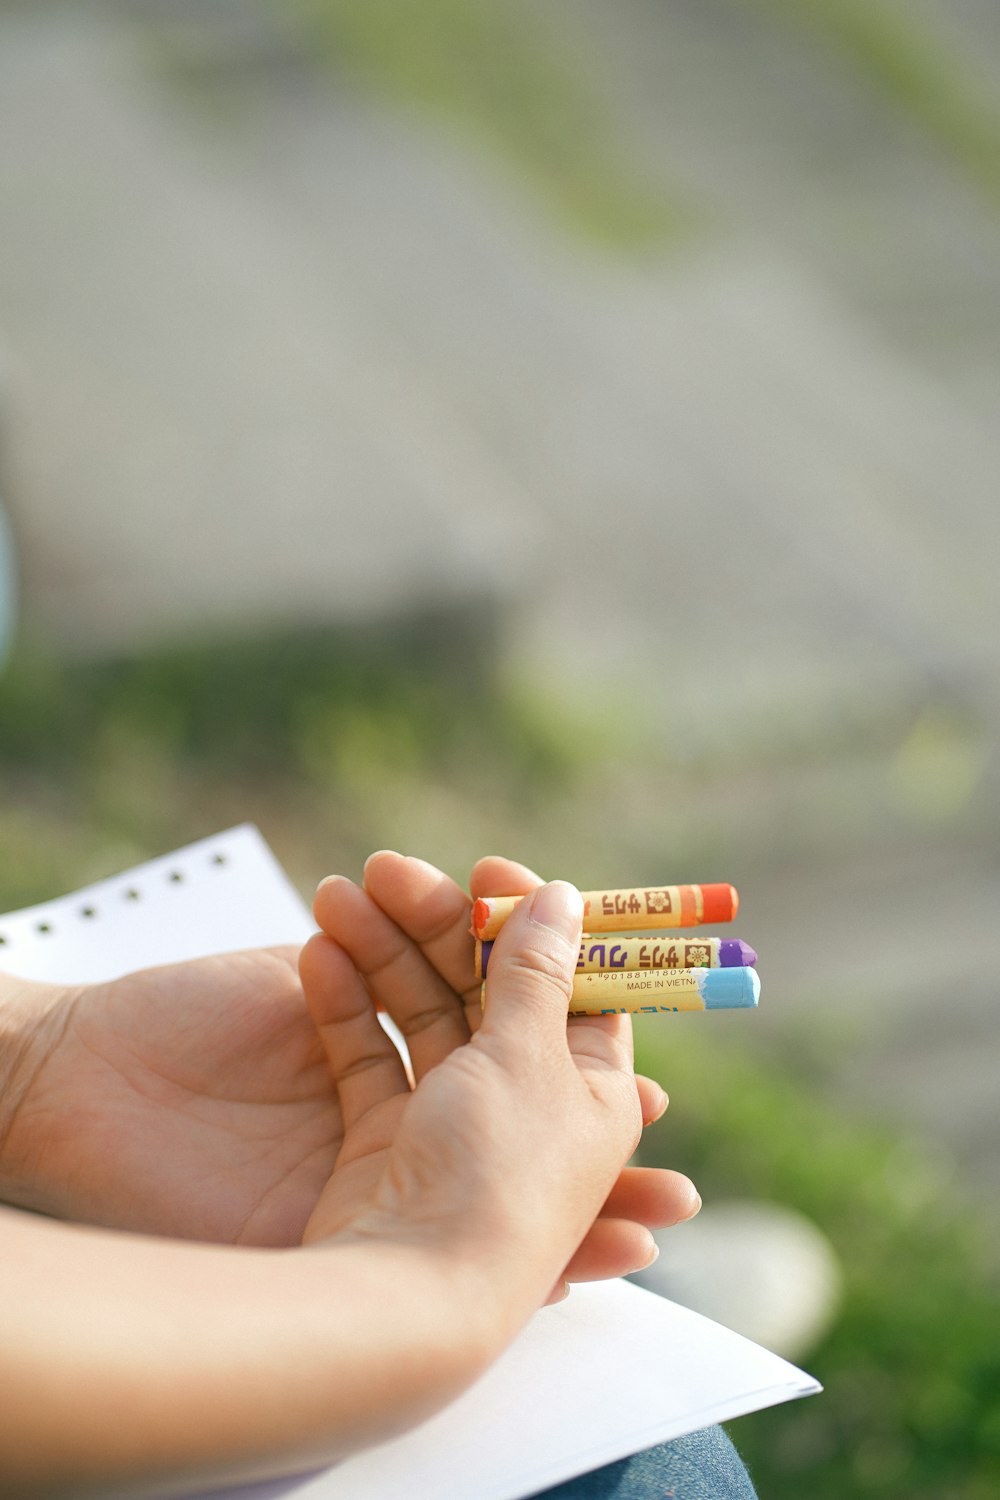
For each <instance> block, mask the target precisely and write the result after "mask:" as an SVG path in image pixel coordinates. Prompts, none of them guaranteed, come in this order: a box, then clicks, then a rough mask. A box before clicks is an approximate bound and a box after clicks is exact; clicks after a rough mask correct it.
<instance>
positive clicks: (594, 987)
mask: <svg viewBox="0 0 1000 1500" xmlns="http://www.w3.org/2000/svg"><path fill="white" fill-rule="evenodd" d="M759 999H760V979H759V977H758V974H757V970H756V969H752V968H750V967H749V966H745V965H744V966H741V967H738V968H733V969H642V970H638V971H636V970H627V969H626V970H621V969H618V970H615V972H614V973H607V972H605V973H599V974H580V973H577V974H576V975H574V978H573V998H572V999H571V1001H570V1006H569V1013H570V1015H572V1016H579V1015H602V1014H611V1015H614V1014H616V1013H621V1012H624V1013H628V1014H641V1013H642V1012H643V1011H650V1012H652V1013H657V1012H659V1011H662V1010H748V1009H752V1008H753V1007H755V1006H756V1005H757V1003H758V1001H759Z"/></svg>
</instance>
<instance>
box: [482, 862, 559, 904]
mask: <svg viewBox="0 0 1000 1500" xmlns="http://www.w3.org/2000/svg"><path fill="white" fill-rule="evenodd" d="M543 883H544V882H543V881H542V877H541V876H540V875H536V874H535V872H534V870H529V869H528V867H527V865H519V864H518V863H517V861H516V860H514V859H502V858H501V856H500V855H499V854H487V855H486V856H485V857H484V858H483V859H481V860H478V861H477V863H476V864H475V865H474V867H473V870H472V874H471V875H470V876H469V890H470V891H471V893H472V899H473V900H474V901H475V900H477V899H478V897H480V896H523V895H525V894H526V893H527V892H528V891H533V890H536V889H537V887H538V886H540V885H542V884H543Z"/></svg>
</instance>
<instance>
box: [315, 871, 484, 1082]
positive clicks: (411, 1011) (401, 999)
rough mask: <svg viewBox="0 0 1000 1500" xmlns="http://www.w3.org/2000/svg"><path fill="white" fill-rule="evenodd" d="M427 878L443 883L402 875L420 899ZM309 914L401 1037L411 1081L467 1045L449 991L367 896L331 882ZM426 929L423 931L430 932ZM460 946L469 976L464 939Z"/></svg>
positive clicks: (457, 1003) (423, 875) (458, 1006)
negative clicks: (346, 957)
mask: <svg viewBox="0 0 1000 1500" xmlns="http://www.w3.org/2000/svg"><path fill="white" fill-rule="evenodd" d="M396 858H397V859H398V858H399V857H398V856H397V857H396ZM399 863H400V864H409V863H411V862H410V861H405V860H399ZM412 863H416V864H422V861H414V862H412ZM432 877H437V878H438V879H441V880H443V879H444V877H440V876H439V872H438V871H432V870H431V867H430V866H429V865H426V866H423V870H422V871H420V872H412V871H410V872H407V879H408V880H410V883H411V884H416V885H417V886H420V885H423V886H425V887H427V888H428V891H427V892H426V893H425V894H428V895H430V896H431V897H433V895H434V880H432ZM456 889H457V887H456ZM428 904H429V905H433V901H431V902H429V903H427V902H425V907H426V906H427V905H428ZM417 908H418V910H419V909H420V902H419V901H418V903H417ZM313 911H314V913H315V917H316V921H317V922H318V923H319V925H320V927H321V928H322V929H323V931H324V932H325V933H327V935H328V936H329V937H331V938H333V939H334V941H335V942H336V943H337V944H338V945H339V946H340V947H341V948H342V949H343V950H344V952H345V953H347V954H348V955H349V956H350V958H351V960H352V961H353V963H354V965H355V966H356V968H357V970H358V972H359V973H360V974H361V975H362V977H363V978H364V981H365V985H366V986H367V989H368V992H369V993H370V995H371V996H372V997H373V998H374V999H375V1000H376V1001H377V1002H378V1003H380V1004H382V1005H384V1006H385V1009H386V1010H387V1011H388V1012H389V1014H390V1016H391V1017H392V1019H393V1020H394V1021H395V1022H396V1025H397V1026H398V1027H399V1029H400V1031H401V1032H402V1033H403V1036H404V1037H405V1038H406V1044H407V1047H408V1048H409V1052H410V1058H411V1060H412V1063H413V1072H414V1076H415V1077H416V1078H418V1079H419V1078H422V1077H423V1076H424V1074H425V1073H427V1072H428V1071H429V1070H430V1069H431V1068H433V1067H434V1066H436V1064H437V1063H439V1062H441V1060H442V1059H443V1058H445V1057H447V1056H448V1054H449V1052H451V1051H453V1050H454V1048H455V1047H458V1046H461V1045H462V1043H463V1042H467V1041H468V1040H469V1028H468V1025H467V1024H466V1020H465V1014H464V1011H463V1008H462V1003H461V1000H460V999H459V997H458V995H456V993H455V990H454V989H453V988H452V986H451V985H450V984H449V983H448V982H447V980H445V979H444V978H443V977H442V976H441V974H439V973H438V971H437V969H436V968H435V967H434V965H433V964H432V963H430V962H429V961H428V959H427V958H425V956H424V954H423V953H422V952H421V950H420V948H419V947H418V946H417V944H416V943H415V942H413V941H412V940H411V939H410V938H409V937H408V936H407V934H406V933H405V932H403V931H402V930H401V929H400V928H399V927H398V926H397V924H396V923H395V922H393V921H392V919H391V918H390V917H389V916H388V915H387V914H386V913H385V912H384V911H383V910H382V908H381V906H379V905H378V904H377V903H376V902H375V901H374V900H372V898H371V897H370V896H369V895H368V894H367V892H365V891H363V890H361V888H360V887H359V886H356V885H355V884H354V883H353V882H352V881H350V880H345V879H344V878H342V877H341V876H338V875H335V876H331V877H330V878H329V879H328V880H324V881H323V883H322V885H321V886H320V888H319V890H318V891H317V893H316V900H315V903H314V906H313ZM427 920H428V921H429V920H430V918H429V917H428V918H427ZM432 926H433V924H431V928H428V929H426V930H432ZM466 941H467V942H468V944H469V948H470V970H471V939H469V938H468V934H466Z"/></svg>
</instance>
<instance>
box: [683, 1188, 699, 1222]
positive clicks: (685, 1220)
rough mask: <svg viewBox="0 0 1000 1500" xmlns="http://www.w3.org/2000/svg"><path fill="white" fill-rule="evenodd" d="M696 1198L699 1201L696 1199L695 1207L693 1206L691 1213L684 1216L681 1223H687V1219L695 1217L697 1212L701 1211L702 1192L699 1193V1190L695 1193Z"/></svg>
mask: <svg viewBox="0 0 1000 1500" xmlns="http://www.w3.org/2000/svg"><path fill="white" fill-rule="evenodd" d="M695 1198H696V1200H697V1201H696V1203H695V1205H694V1208H692V1210H691V1212H690V1213H687V1214H685V1215H684V1217H683V1219H681V1220H680V1221H679V1222H680V1223H681V1224H686V1223H687V1221H688V1219H693V1218H694V1216H695V1214H697V1213H700V1212H701V1194H700V1193H698V1192H696V1193H695Z"/></svg>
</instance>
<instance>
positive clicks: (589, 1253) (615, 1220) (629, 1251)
mask: <svg viewBox="0 0 1000 1500" xmlns="http://www.w3.org/2000/svg"><path fill="white" fill-rule="evenodd" d="M700 1208H701V1198H700V1196H699V1194H698V1189H697V1188H696V1187H695V1185H694V1183H693V1182H691V1181H690V1179H689V1178H687V1177H685V1176H683V1174H682V1173H680V1172H669V1171H666V1170H661V1169H659V1168H656V1167H626V1168H625V1170H624V1171H623V1172H622V1173H621V1175H620V1177H619V1178H618V1181H617V1182H616V1183H615V1185H614V1187H613V1188H612V1190H611V1192H610V1193H609V1194H608V1197H607V1200H606V1201H605V1204H604V1207H603V1208H602V1209H601V1214H600V1217H599V1218H597V1219H595V1221H594V1223H593V1224H592V1225H591V1227H590V1229H589V1230H588V1232H587V1234H586V1235H585V1236H584V1239H583V1241H582V1243H581V1244H580V1245H579V1246H578V1248H577V1250H576V1252H575V1253H574V1255H573V1256H572V1258H571V1260H570V1262H569V1264H568V1265H567V1267H566V1269H565V1270H564V1272H563V1277H562V1279H563V1280H564V1281H603V1280H604V1279H605V1278H607V1277H612V1276H628V1275H629V1274H630V1273H631V1272H632V1271H641V1270H643V1268H644V1267H645V1266H648V1265H649V1264H650V1263H651V1262H652V1261H653V1260H655V1259H656V1241H655V1239H654V1238H653V1236H652V1234H651V1233H650V1230H652V1229H669V1228H671V1227H672V1226H673V1225H674V1224H681V1223H684V1222H686V1221H687V1220H688V1219H693V1218H694V1216H695V1214H696V1213H697V1212H698V1210H699V1209H700Z"/></svg>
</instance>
